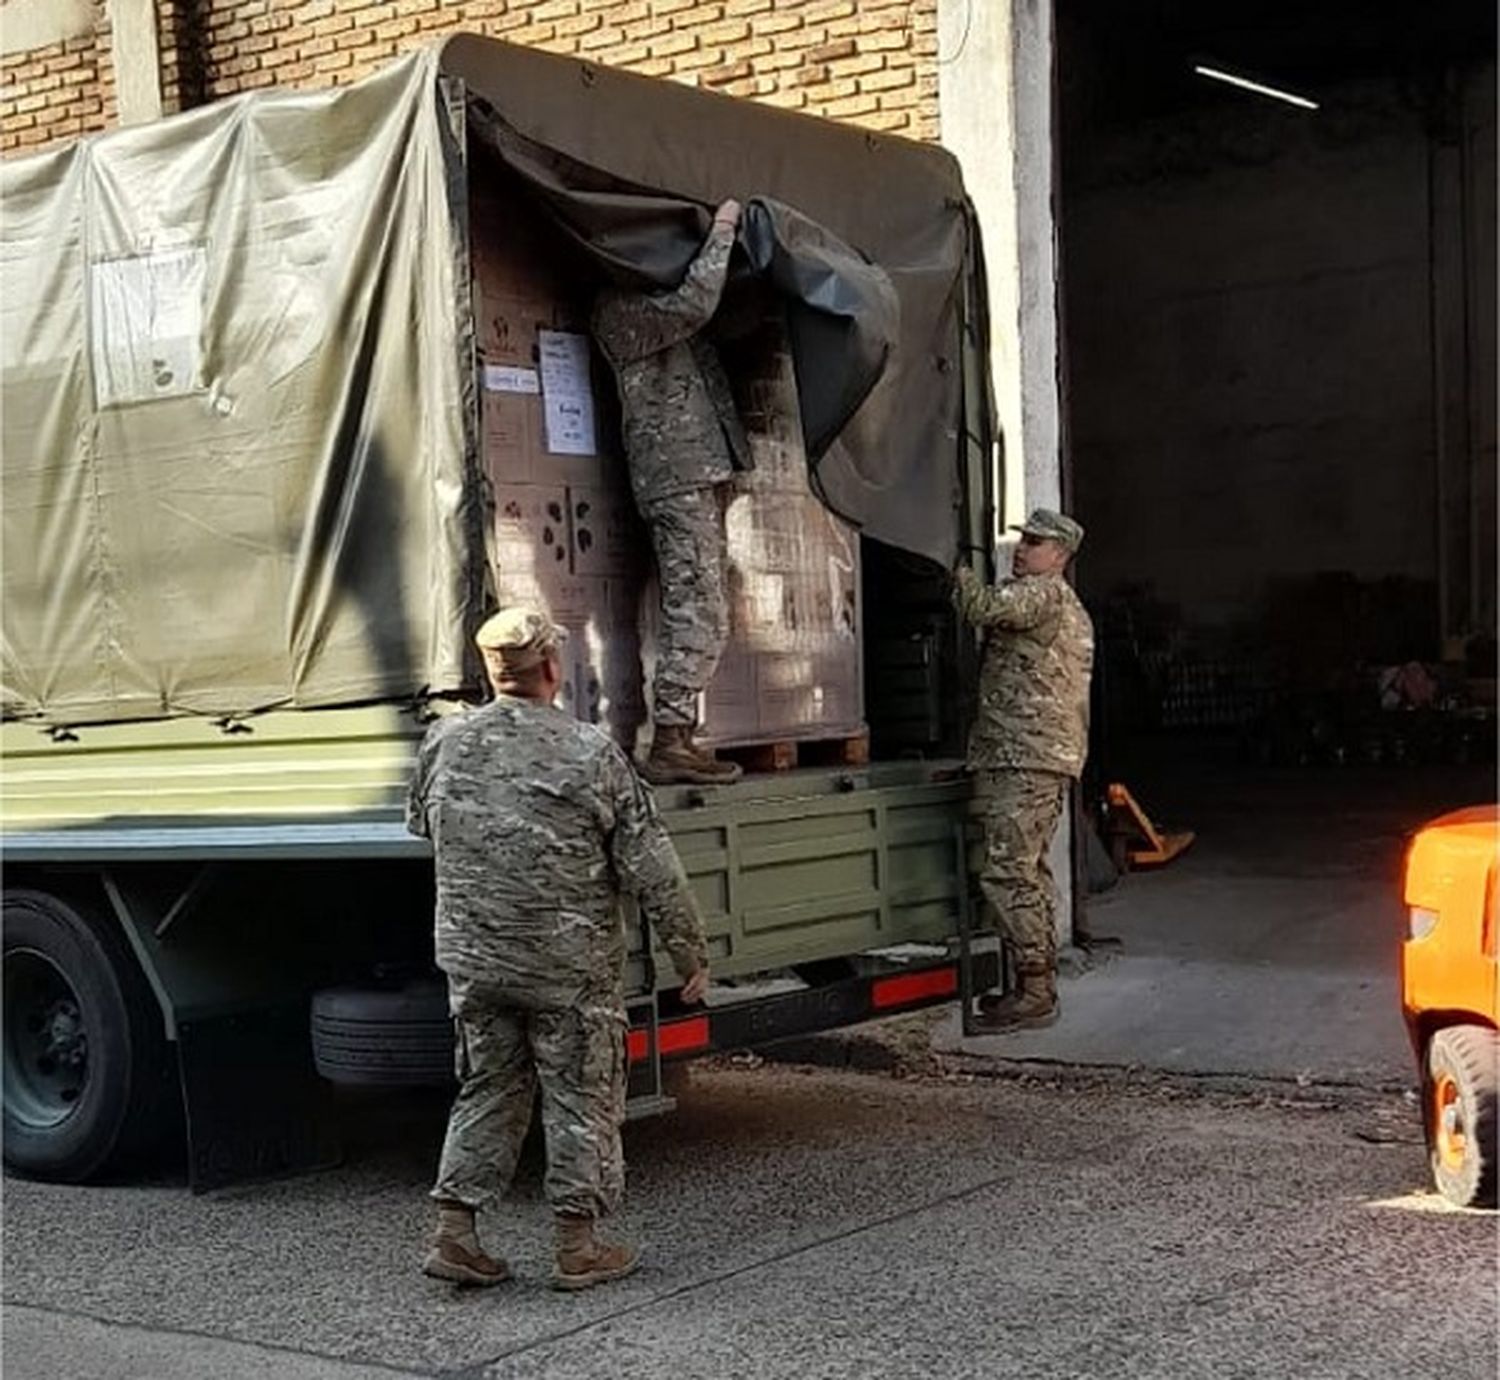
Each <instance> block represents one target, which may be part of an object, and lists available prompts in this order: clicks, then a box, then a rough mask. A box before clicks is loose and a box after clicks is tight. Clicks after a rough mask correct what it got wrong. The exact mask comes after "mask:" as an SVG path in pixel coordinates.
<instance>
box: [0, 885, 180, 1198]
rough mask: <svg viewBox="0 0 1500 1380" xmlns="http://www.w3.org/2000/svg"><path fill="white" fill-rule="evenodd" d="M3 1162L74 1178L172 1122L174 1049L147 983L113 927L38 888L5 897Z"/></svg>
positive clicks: (119, 1159) (129, 1151)
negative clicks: (171, 1048)
mask: <svg viewBox="0 0 1500 1380" xmlns="http://www.w3.org/2000/svg"><path fill="white" fill-rule="evenodd" d="M0 968H3V986H4V1002H5V1006H4V1065H5V1096H4V1125H5V1163H6V1166H7V1167H8V1168H9V1169H11V1170H13V1171H15V1172H16V1173H18V1174H22V1175H25V1176H28V1177H31V1178H38V1179H51V1180H55V1181H58V1182H63V1183H77V1182H80V1181H82V1180H85V1179H90V1178H93V1177H95V1176H96V1175H98V1174H99V1173H101V1172H102V1171H104V1170H105V1169H107V1168H118V1167H119V1166H120V1165H121V1164H122V1163H123V1162H124V1161H125V1160H126V1159H128V1158H130V1157H131V1156H134V1155H136V1154H138V1153H140V1152H143V1151H145V1150H146V1149H149V1148H150V1147H151V1146H152V1145H153V1143H154V1142H155V1141H156V1140H158V1139H159V1138H160V1137H161V1135H162V1134H163V1133H164V1132H165V1131H166V1130H167V1129H168V1128H169V1127H170V1126H171V1125H172V1124H173V1112H172V1103H171V1100H170V1097H171V1093H172V1091H173V1082H172V1078H171V1064H170V1060H169V1057H168V1056H169V1052H170V1051H169V1046H168V1044H167V1039H166V1035H165V1032H164V1030H163V1028H162V1019H161V1012H160V1010H159V1009H158V1008H157V1006H156V1003H155V1001H154V1000H153V999H152V997H151V994H150V991H149V989H148V988H147V987H146V983H145V979H144V977H143V976H142V974H141V972H140V970H139V968H138V967H137V966H136V964H135V961H134V959H133V958H132V957H131V955H130V953H129V951H128V950H127V949H126V948H125V945H124V943H123V942H122V941H121V940H120V938H119V936H118V935H116V934H114V933H113V932H112V931H111V930H110V928H109V926H108V924H107V922H106V921H105V920H103V919H102V918H100V917H96V916H92V915H90V914H89V913H88V912H86V911H85V910H84V909H83V908H82V907H80V906H79V905H77V904H76V903H75V902H73V901H69V900H64V899H62V898H60V897H58V896H53V895H49V894H48V893H46V892H41V891H22V890H14V891H6V892H5V894H4V940H3V950H0Z"/></svg>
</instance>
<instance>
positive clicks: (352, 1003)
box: [312, 978, 454, 1088]
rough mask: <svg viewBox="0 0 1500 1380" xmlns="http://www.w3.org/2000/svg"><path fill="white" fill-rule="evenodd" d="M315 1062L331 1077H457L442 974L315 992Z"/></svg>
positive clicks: (439, 1081)
mask: <svg viewBox="0 0 1500 1380" xmlns="http://www.w3.org/2000/svg"><path fill="white" fill-rule="evenodd" d="M312 1047H313V1063H314V1065H315V1066H316V1067H317V1070H318V1073H319V1075H320V1076H322V1077H323V1078H326V1079H328V1081H329V1082H331V1083H343V1084H353V1085H358V1086H364V1087H371V1086H379V1087H409V1088H416V1087H443V1086H446V1085H448V1084H450V1083H452V1082H453V1078H454V1074H453V1021H452V1018H451V1017H450V1016H449V1014H448V988H447V984H446V983H445V982H444V980H443V979H441V978H419V979H416V980H414V981H411V982H407V983H405V984H404V985H402V986H400V987H393V988H360V987H330V988H327V989H325V990H324V991H321V992H317V993H315V994H314V995H313V1001H312Z"/></svg>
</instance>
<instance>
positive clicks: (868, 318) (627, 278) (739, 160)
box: [442, 35, 989, 565]
mask: <svg viewBox="0 0 1500 1380" xmlns="http://www.w3.org/2000/svg"><path fill="white" fill-rule="evenodd" d="M442 67H443V70H444V71H445V72H446V73H448V74H450V75H451V76H454V77H456V78H458V79H459V80H460V81H462V82H463V83H464V86H465V87H466V89H467V90H468V92H469V96H470V130H471V134H473V135H474V136H476V137H477V138H478V139H479V140H480V141H481V142H482V143H483V144H485V145H487V146H489V147H491V148H494V149H495V150H496V152H497V153H499V154H500V155H501V156H502V157H503V158H505V161H506V162H507V163H508V164H509V166H510V167H511V168H512V169H513V170H514V172H515V173H516V174H517V175H519V176H521V177H523V178H524V179H525V180H526V181H527V182H528V183H529V185H530V189H531V190H532V191H533V192H534V193H535V194H536V195H537V196H538V198H539V199H541V200H542V201H543V202H545V203H546V204H547V205H548V206H549V207H550V209H551V210H552V212H553V215H554V217H555V218H556V219H557V223H558V224H559V225H560V226H562V227H563V228H564V230H565V231H566V233H567V234H568V235H569V236H570V237H571V238H572V239H573V240H574V241H575V243H577V244H578V245H579V246H580V247H581V248H583V249H584V251H585V252H586V253H587V254H588V255H589V256H590V257H591V258H592V259H593V261H594V262H595V263H596V264H598V265H599V266H600V267H601V268H603V269H605V270H606V271H607V272H609V273H610V275H611V276H613V277H615V278H616V279H617V280H619V281H623V282H626V283H631V284H633V285H636V286H641V287H650V286H668V285H671V284H674V283H676V282H677V281H678V279H679V278H680V277H681V274H682V271H683V269H684V268H685V266H686V265H687V263H688V261H689V259H690V258H691V256H692V253H693V252H694V250H695V249H696V248H697V246H698V244H699V243H700V242H701V240H702V238H703V236H704V234H705V233H706V232H707V229H708V220H709V208H710V207H712V206H715V205H717V204H718V202H720V201H722V200H723V199H724V198H726V197H731V196H732V197H735V198H736V199H738V200H740V201H741V202H744V203H746V204H750V203H752V202H758V203H760V205H761V207H762V208H764V215H765V216H766V217H768V218H769V219H770V222H771V226H772V229H771V231H770V232H769V233H770V239H771V242H772V244H773V245H774V246H775V248H774V250H773V254H775V255H780V254H785V256H786V259H785V261H784V262H783V263H782V264H781V265H779V267H778V268H776V269H773V271H778V272H781V273H784V274H785V275H786V276H785V278H784V280H783V281H784V283H785V284H786V286H784V287H783V291H784V292H786V294H787V298H788V300H790V301H794V302H796V303H800V304H801V307H800V308H799V307H794V308H793V314H794V315H798V314H799V313H800V315H801V319H800V321H798V322H797V323H796V327H795V329H796V332H797V336H798V345H797V349H798V359H797V363H798V371H797V372H798V383H799V385H800V387H801V388H802V390H803V393H804V397H803V407H804V410H805V411H807V412H808V413H809V414H810V420H809V421H808V422H807V424H806V427H805V429H806V432H807V435H808V437H809V440H810V441H812V442H813V443H815V446H816V449H817V450H818V451H820V452H822V455H821V458H820V459H819V460H818V462H817V468H816V480H817V487H818V490H819V492H820V493H821V494H822V495H823V497H824V499H825V501H826V502H827V503H828V504H829V506H830V507H832V508H833V509H835V510H836V511H838V512H840V513H842V514H843V515H845V516H846V517H849V518H851V519H852V520H853V521H855V522H857V523H858V524H859V525H860V527H861V529H862V530H863V531H864V532H865V534H866V535H868V536H871V537H874V538H877V539H879V540H880V541H883V542H887V543H889V544H891V545H894V546H898V547H902V548H904V549H905V550H908V551H913V552H916V553H918V554H919V555H923V556H926V557H928V558H929V559H931V560H934V561H939V562H941V563H943V564H944V565H946V564H948V563H949V562H950V561H951V560H952V559H953V554H954V552H955V550H956V549H957V546H958V541H959V536H958V531H959V514H960V503H961V493H962V485H961V483H960V474H961V472H962V470H963V468H964V462H963V460H962V459H961V456H962V455H963V453H964V451H965V447H966V441H965V431H964V429H965V421H964V414H965V392H964V369H963V366H962V361H963V358H964V352H965V340H964V320H963V310H962V303H963V288H964V284H965V275H966V273H967V272H968V271H969V270H970V263H969V255H970V253H971V252H977V246H976V245H974V244H973V243H972V241H971V239H970V235H969V226H968V224H967V211H966V205H967V199H966V196H965V193H964V187H963V179H962V177H961V175H960V173H959V169H958V165H957V163H956V161H955V160H954V159H953V157H952V155H951V154H949V153H947V152H946V151H944V150H943V149H941V148H938V147H935V146H933V145H929V144H920V143H917V142H916V141H913V140H908V139H900V138H895V137H890V136H884V135H878V134H872V133H870V132H869V131H866V130H862V129H857V128H855V127H853V126H850V125H844V124H840V123H838V122H836V121H832V120H819V119H814V118H812V117H809V116H805V115H796V114H793V113H791V112H789V111H783V110H776V109H773V108H770V107H767V106H765V105H760V104H757V103H755V102H752V101H744V100H734V99H731V98H729V97H726V96H721V95H718V94H716V93H712V92H705V91H700V90H695V89H693V88H689V87H686V86H683V85H681V84H679V83H676V82H661V81H652V80H650V79H648V78H645V77H640V76H637V75H635V74H633V73H629V72H622V71H619V70H617V69H612V68H603V67H595V66H592V65H591V64H588V63H585V62H581V61H579V60H577V59H575V58H566V57H562V56H559V55H556V54H551V53H540V52H536V51H534V50H522V49H518V48H514V47H511V46H509V45H507V44H504V43H499V42H496V41H494V40H491V39H484V38H479V37H476V36H473V35H459V36H457V37H454V38H451V39H449V40H447V41H446V43H445V44H444V47H443V50H442ZM502 143H503V144H504V145H505V147H504V148H503V149H502V148H501V147H500V145H501V144H502ZM476 175H477V174H476ZM778 208H780V209H779V210H778ZM791 208H795V214H797V215H798V216H799V217H800V218H801V221H802V224H803V225H804V226H807V227H811V231H812V239H809V238H808V237H806V236H804V235H803V234H802V233H801V231H794V230H793V229H791V228H790V218H791V217H792V215H793V214H794V213H793V211H792V209H791ZM760 216H761V213H760V212H752V213H751V214H750V215H749V216H748V217H747V223H746V225H745V227H744V230H743V233H742V236H741V243H742V245H744V247H745V248H746V250H747V251H748V252H750V253H760V252H762V250H761V248H758V238H759V236H760V234H761V233H762V231H761V230H760V229H758V227H757V221H758V220H759V219H760ZM818 236H826V243H840V244H842V245H843V246H853V247H854V248H853V251H852V252H850V253H849V255H848V257H847V258H846V259H844V260H843V261H842V262H843V269H842V271H840V272H838V273H837V274H835V275H833V276H832V278H825V277H823V276H822V274H823V270H824V268H825V267H826V265H825V264H821V263H820V262H819V253H820V252H821V251H818V250H816V249H815V248H814V243H813V241H814V240H815V239H816V238H817V237H818ZM759 261H760V262H767V260H765V259H761V260H759ZM747 263H748V260H747ZM861 265H865V267H861ZM868 265H874V266H875V267H876V269H877V270H878V272H879V274H880V275H882V276H883V278H884V280H885V281H886V282H888V283H889V284H890V286H891V289H892V290H893V292H894V297H895V300H896V303H897V311H896V313H895V318H894V320H893V321H892V323H891V325H892V327H893V329H894V342H893V345H892V348H891V349H890V351H889V354H888V356H887V358H886V360H885V367H884V371H883V372H882V373H879V375H878V378H876V381H875V383H874V387H873V388H870V387H869V380H870V378H871V377H872V375H871V374H870V372H869V371H870V370H871V369H872V367H873V365H874V363H875V361H876V359H877V357H878V349H877V348H872V347H871V342H872V341H875V340H877V339H878V338H879V337H880V336H881V335H882V333H883V332H884V331H885V330H886V329H887V328H886V327H885V326H882V325H881V324H880V321H881V319H882V318H883V317H884V316H885V306H884V304H883V303H882V302H881V301H880V300H879V299H880V298H881V297H882V296H883V293H881V292H880V291H879V289H875V290H873V291H872V290H871V288H870V284H871V283H872V282H873V281H874V279H875V275H874V274H873V273H871V272H870V271H869V268H868ZM835 281H836V283H837V285H838V288H839V290H840V294H843V293H848V294H849V296H848V297H847V299H846V298H845V297H844V296H842V295H840V296H837V297H828V296H826V295H824V290H825V289H826V288H827V287H829V286H830V285H831V284H832V283H833V282H835ZM846 300H847V301H848V302H849V303H850V304H851V305H850V306H849V307H848V310H849V311H850V312H851V313H852V314H851V315H849V316H840V315H839V314H838V312H837V310H836V311H835V312H834V313H833V314H830V313H829V312H827V311H826V310H823V308H824V307H826V306H829V305H833V306H835V307H836V308H838V309H842V308H843V307H844V304H845V302H846ZM803 308H805V310H803ZM887 319H888V318H887ZM835 356H844V358H843V360H842V361H841V363H840V367H839V369H838V370H837V371H836V374H835V375H834V376H825V374H824V365H825V362H826V361H828V360H830V359H832V358H834V357H835ZM867 388H868V389H869V392H868V396H866V395H865V393H864V391H863V390H864V389H867ZM861 399H863V401H861ZM982 401H983V400H982V399H981V405H982ZM851 407H855V408H857V410H854V411H853V415H852V416H849V417H848V421H847V422H846V423H844V424H843V425H842V429H841V430H837V434H836V435H835V434H834V433H835V430H836V428H835V423H836V422H837V419H838V418H839V417H841V416H848V411H849V409H850V408H851ZM829 418H831V419H832V420H831V421H830V420H825V419H829ZM987 420H988V418H987ZM988 429H989V428H988V426H986V427H984V428H983V430H985V431H986V432H987V431H988ZM825 447H826V450H825V449H824V448H825Z"/></svg>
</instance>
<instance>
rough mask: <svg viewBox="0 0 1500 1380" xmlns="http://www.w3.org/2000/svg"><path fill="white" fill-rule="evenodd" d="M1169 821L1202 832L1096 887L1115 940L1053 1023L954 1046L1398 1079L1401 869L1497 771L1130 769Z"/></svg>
mask: <svg viewBox="0 0 1500 1380" xmlns="http://www.w3.org/2000/svg"><path fill="white" fill-rule="evenodd" d="M1125 779H1126V780H1127V781H1128V783H1129V784H1130V786H1131V789H1132V791H1133V792H1134V793H1135V794H1136V796H1137V798H1138V799H1139V800H1140V802H1141V804H1142V806H1143V808H1145V810H1146V811H1147V813H1148V814H1149V815H1151V816H1152V818H1153V819H1154V820H1156V822H1157V823H1158V824H1162V825H1166V826H1168V827H1173V826H1181V827H1187V828H1191V829H1193V830H1195V831H1196V832H1197V834H1198V838H1197V841H1196V842H1195V843H1194V845H1193V847H1192V848H1191V849H1190V850H1189V851H1188V852H1187V853H1185V854H1183V855H1182V856H1181V857H1180V858H1178V859H1177V860H1176V861H1174V862H1172V863H1171V864H1169V865H1168V866H1166V867H1165V868H1162V869H1161V870H1159V871H1155V872H1137V873H1132V874H1129V875H1127V876H1126V877H1124V878H1123V879H1122V880H1121V882H1120V883H1119V884H1118V885H1117V886H1116V887H1115V888H1114V889H1113V890H1111V891H1108V892H1105V893H1103V894H1102V895H1098V896H1094V897H1090V898H1089V902H1088V911H1087V923H1088V925H1089V927H1090V929H1091V930H1092V931H1093V933H1094V934H1095V935H1099V936H1113V937H1115V938H1117V939H1119V941H1120V945H1119V947H1118V948H1114V947H1100V948H1096V949H1095V950H1094V951H1093V955H1092V958H1091V959H1090V960H1088V961H1087V963H1086V966H1085V970H1084V971H1082V972H1081V973H1078V974H1076V975H1073V976H1065V978H1064V981H1063V983H1062V988H1061V992H1062V1017H1061V1019H1060V1020H1059V1022H1058V1023H1057V1024H1056V1025H1055V1026H1052V1027H1051V1028H1049V1029H1047V1030H1043V1031H1036V1032H1031V1033H1026V1034H1016V1035H1009V1036H1005V1037H988V1038H984V1039H978V1040H967V1041H966V1040H962V1039H960V1038H959V1034H958V1029H957V1020H956V1018H955V1019H953V1020H950V1021H949V1022H948V1023H947V1024H946V1025H945V1026H943V1027H941V1028H940V1032H939V1035H938V1039H937V1043H938V1048H939V1049H940V1050H941V1051H943V1052H944V1053H963V1054H965V1055H967V1056H969V1057H992V1058H1001V1059H1020V1060H1044V1061H1057V1062H1062V1063H1069V1064H1085V1065H1107V1066H1112V1067H1139V1068H1145V1069H1157V1070H1164V1071H1168V1072H1173V1073H1195V1074H1231V1075H1241V1076H1250V1077H1264V1078H1274V1079H1298V1080H1302V1081H1310V1082H1316V1083H1324V1084H1330V1083H1331V1084H1338V1083H1352V1084H1359V1085H1364V1086H1375V1087H1405V1086H1407V1085H1408V1084H1410V1083H1411V1082H1412V1081H1413V1066H1412V1054H1411V1050H1410V1048H1409V1046H1408V1044H1407V1042H1406V1035H1405V1028H1404V1026H1403V1025H1402V1022H1401V1019H1400V1005H1399V998H1398V991H1399V988H1398V962H1399V945H1400V941H1401V935H1402V929H1403V925H1404V923H1405V912H1404V909H1403V907H1402V904H1401V895H1400V876H1401V865H1402V858H1403V856H1404V851H1405V840H1406V838H1407V836H1408V835H1409V833H1410V832H1411V831H1412V830H1413V829H1415V828H1417V827H1419V826H1420V825H1421V824H1423V823H1425V822H1426V821H1427V820H1429V819H1431V818H1433V817H1434V816H1436V815H1438V814H1441V813H1443V812H1445V811H1447V810H1449V809H1454V808H1458V807H1460V806H1463V805H1470V804H1476V803H1481V802H1484V801H1486V800H1493V799H1494V793H1495V780H1494V769H1493V767H1485V768H1479V769H1471V768H1464V769H1458V768H1442V769H1380V768H1351V769H1347V770H1343V771H1334V770H1328V769H1311V770H1298V769H1282V770H1246V769H1244V768H1237V767H1234V766H1228V765H1224V764H1222V763H1214V762H1212V761H1208V762H1202V761H1200V762H1199V763H1197V764H1180V765H1175V766H1172V765H1167V766H1162V765H1157V766H1155V767H1154V768H1152V767H1150V766H1142V767H1140V768H1138V769H1137V770H1135V771H1133V772H1131V773H1130V774H1129V775H1128V776H1127V777H1126V778H1125Z"/></svg>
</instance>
